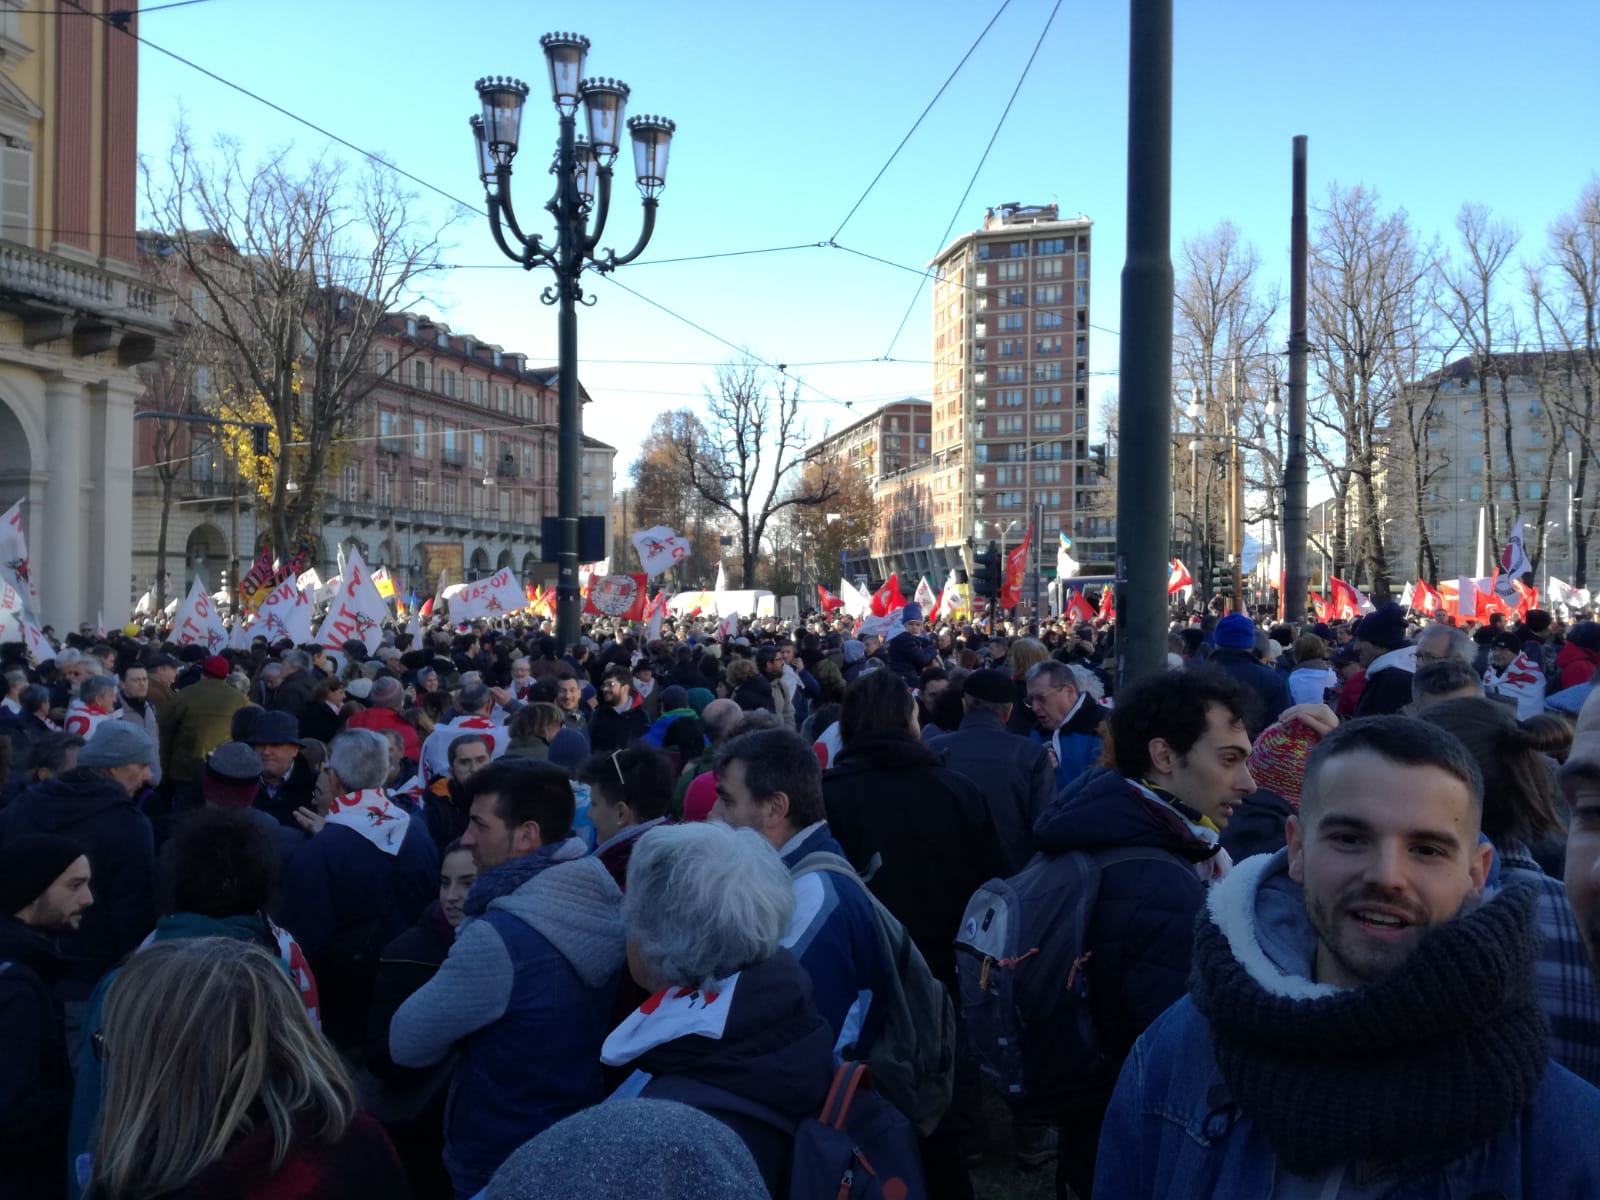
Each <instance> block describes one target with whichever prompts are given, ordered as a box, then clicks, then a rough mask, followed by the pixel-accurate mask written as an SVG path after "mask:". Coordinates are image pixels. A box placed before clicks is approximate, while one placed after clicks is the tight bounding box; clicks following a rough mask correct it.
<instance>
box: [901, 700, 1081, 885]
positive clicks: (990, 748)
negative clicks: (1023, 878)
mask: <svg viewBox="0 0 1600 1200" xmlns="http://www.w3.org/2000/svg"><path fill="white" fill-rule="evenodd" d="M1092 704H1094V701H1093V699H1092V698H1091V699H1090V700H1089V701H1088V702H1087V704H1086V706H1085V707H1087V706H1088V705H1092ZM1030 716H1031V714H1030ZM1068 736H1070V735H1068ZM1098 740H1099V739H1098V736H1097V737H1096V741H1098ZM928 748H929V749H930V750H932V751H933V752H934V753H935V754H943V755H944V756H945V762H946V764H947V765H948V766H949V767H950V769H951V770H952V771H959V772H960V773H961V774H963V775H965V776H966V777H967V778H968V779H970V780H972V782H973V783H975V784H977V785H978V786H979V788H980V789H981V790H982V792H983V798H984V801H985V802H986V803H987V804H988V806H989V814H990V816H992V817H993V818H994V827H995V835H996V836H997V837H998V838H999V839H1000V848H1001V850H1002V851H1003V852H1004V854H1005V870H1004V872H1003V874H1006V875H1015V874H1016V873H1017V872H1018V871H1020V870H1022V868H1023V867H1025V866H1026V865H1027V863H1028V859H1030V858H1032V857H1033V824H1034V822H1035V821H1037V820H1038V819H1039V817H1040V816H1041V815H1042V814H1043V813H1044V810H1045V809H1046V808H1048V807H1049V806H1050V803H1051V801H1053V800H1054V799H1055V798H1056V782H1055V771H1054V769H1053V768H1052V767H1051V765H1050V755H1049V754H1048V753H1046V751H1045V748H1044V746H1043V745H1042V744H1041V743H1040V742H1039V741H1038V740H1037V739H1029V738H1027V737H1019V736H1018V735H1017V734H1015V733H1012V732H1010V731H1009V730H1007V728H1006V727H1005V726H1004V725H1003V724H1001V723H1000V718H999V717H998V716H996V715H995V714H994V713H992V712H987V711H985V710H983V709H973V710H971V711H970V712H968V713H967V714H966V715H965V716H963V717H962V718H961V726H960V728H958V729H957V730H956V731H955V732H954V733H941V734H940V735H939V736H938V737H935V738H932V739H931V740H929V742H928Z"/></svg>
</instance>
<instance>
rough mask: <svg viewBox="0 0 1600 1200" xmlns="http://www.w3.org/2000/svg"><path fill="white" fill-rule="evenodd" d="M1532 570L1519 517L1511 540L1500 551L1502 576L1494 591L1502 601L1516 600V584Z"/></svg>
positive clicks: (1512, 531) (1497, 581)
mask: <svg viewBox="0 0 1600 1200" xmlns="http://www.w3.org/2000/svg"><path fill="white" fill-rule="evenodd" d="M1531 570H1533V564H1532V563H1531V562H1529V561H1528V552H1527V550H1526V549H1525V548H1524V547H1523V544H1522V518H1521V517H1518V518H1517V523H1516V526H1515V527H1514V528H1513V529H1512V530H1511V540H1510V541H1509V542H1507V543H1506V548H1505V549H1504V550H1502V551H1500V574H1499V577H1498V578H1496V580H1495V581H1494V590H1495V591H1496V592H1497V593H1498V594H1499V596H1500V598H1501V599H1502V600H1515V599H1516V595H1517V591H1516V587H1515V582H1516V581H1518V580H1520V579H1521V578H1522V577H1523V576H1524V575H1526V574H1527V573H1528V572H1529V571H1531Z"/></svg>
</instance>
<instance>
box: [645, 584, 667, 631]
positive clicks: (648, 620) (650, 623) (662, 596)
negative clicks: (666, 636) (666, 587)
mask: <svg viewBox="0 0 1600 1200" xmlns="http://www.w3.org/2000/svg"><path fill="white" fill-rule="evenodd" d="M644 611H645V620H644V636H645V639H646V640H647V641H651V642H653V641H655V640H656V639H657V638H658V637H660V636H661V622H662V620H663V619H664V618H665V617H666V615H667V594H666V593H665V592H660V593H658V594H657V596H656V598H655V599H654V600H650V601H647V602H646V603H645V606H644Z"/></svg>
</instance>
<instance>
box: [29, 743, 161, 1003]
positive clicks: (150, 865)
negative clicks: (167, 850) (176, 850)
mask: <svg viewBox="0 0 1600 1200" xmlns="http://www.w3.org/2000/svg"><path fill="white" fill-rule="evenodd" d="M25 833H55V834H60V835H61V836H62V837H69V838H72V839H74V840H75V841H78V842H81V843H82V844H83V846H84V848H85V849H87V850H88V851H89V871H90V878H89V891H90V893H91V894H92V895H93V896H94V903H93V904H92V905H90V906H89V908H87V909H86V910H85V911H84V914H83V921H82V923H81V924H80V925H79V926H78V928H77V929H75V930H72V931H70V932H68V933H64V934H62V935H61V937H60V944H61V950H62V953H63V954H65V955H66V956H67V958H68V959H69V960H70V961H69V965H68V967H67V970H66V972H65V975H64V977H63V979H62V985H61V988H60V994H61V996H62V997H63V998H64V999H71V1000H85V999H87V998H88V996H89V992H90V991H91V990H92V989H93V987H94V985H95V982H96V981H97V980H98V979H99V978H100V976H102V975H104V974H105V973H106V972H107V971H109V970H110V969H111V968H112V967H114V966H116V965H117V963H118V962H119V961H120V960H121V959H122V956H123V955H125V954H127V953H128V951H130V950H132V949H133V948H134V947H135V946H137V945H138V944H139V942H140V941H141V940H142V939H143V938H144V935H145V934H147V933H149V932H150V930H151V928H152V927H153V926H154V925H155V923H156V850H155V835H154V833H153V832H152V831H151V828H150V821H149V818H147V817H146V816H145V815H144V814H143V813H141V812H140V811H139V810H138V809H137V808H135V807H134V804H133V801H132V800H130V799H129V798H128V793H127V792H126V791H125V790H124V789H123V787H122V785H121V784H119V783H117V782H116V781H115V780H114V779H112V778H110V777H109V776H107V775H104V774H102V773H101V772H100V771H98V770H96V769H94V768H92V767H79V768H77V769H75V770H72V771H68V772H66V773H65V774H63V775H57V776H55V777H53V778H51V779H44V780H41V781H40V782H38V783H36V784H34V785H33V786H32V787H31V788H29V789H28V790H27V791H26V792H24V793H23V794H22V795H21V796H20V797H18V798H17V799H16V800H15V801H14V802H13V803H12V804H10V805H9V806H8V807H7V808H6V809H5V810H4V811H3V812H0V841H10V840H11V839H12V838H15V837H21V836H22V835H23V834H25Z"/></svg>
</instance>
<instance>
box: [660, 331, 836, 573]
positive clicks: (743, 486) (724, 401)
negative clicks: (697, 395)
mask: <svg viewBox="0 0 1600 1200" xmlns="http://www.w3.org/2000/svg"><path fill="white" fill-rule="evenodd" d="M706 417H707V423H706V427H707V433H708V436H707V437H706V438H705V439H704V440H703V441H702V440H693V439H688V438H685V439H684V440H682V441H680V442H679V443H678V445H677V452H678V459H679V461H680V462H681V463H682V464H683V467H684V470H685V472H686V474H687V476H688V480H689V486H690V487H692V488H693V489H694V490H695V492H696V493H697V494H698V495H699V496H700V497H701V498H702V499H703V500H705V501H706V503H708V504H710V505H712V506H713V507H715V508H717V509H720V510H721V511H722V512H724V513H726V514H727V515H728V516H729V517H730V518H731V519H732V521H733V524H734V526H735V529H736V533H737V536H738V539H739V558H740V562H741V566H742V576H741V578H742V580H743V586H745V587H752V586H754V580H755V575H756V556H757V554H758V553H759V552H760V548H761V543H762V539H763V538H764V537H765V536H766V532H767V526H768V524H769V523H770V522H771V520H772V518H773V516H774V515H775V514H777V513H779V512H781V511H783V510H784V509H786V508H790V507H793V506H795V505H820V504H826V503H827V502H828V501H829V500H831V499H832V498H833V496H834V495H835V494H836V493H837V491H838V484H837V482H836V481H835V480H834V479H833V477H832V475H831V473H827V472H824V473H823V475H822V477H821V478H820V479H819V480H818V481H817V483H816V485H815V486H812V487H794V488H792V487H789V486H787V481H788V480H789V477H790V476H791V475H794V474H796V473H797V472H798V471H799V470H800V469H801V467H802V466H803V464H804V463H805V455H804V450H805V443H806V431H805V427H804V423H803V422H802V421H801V419H800V399H799V394H798V390H797V389H796V387H795V386H794V384H793V383H792V382H791V381H790V380H788V379H787V378H779V379H778V380H777V381H776V383H775V384H774V383H773V382H772V380H771V379H770V378H769V377H768V374H767V372H766V371H765V370H764V369H763V368H762V367H761V366H760V365H759V364H758V363H756V362H753V361H752V360H750V359H744V360H742V361H738V362H729V363H724V364H723V365H722V366H721V367H719V368H718V369H717V384H716V389H715V390H714V391H713V390H709V389H708V390H707V392H706Z"/></svg>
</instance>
